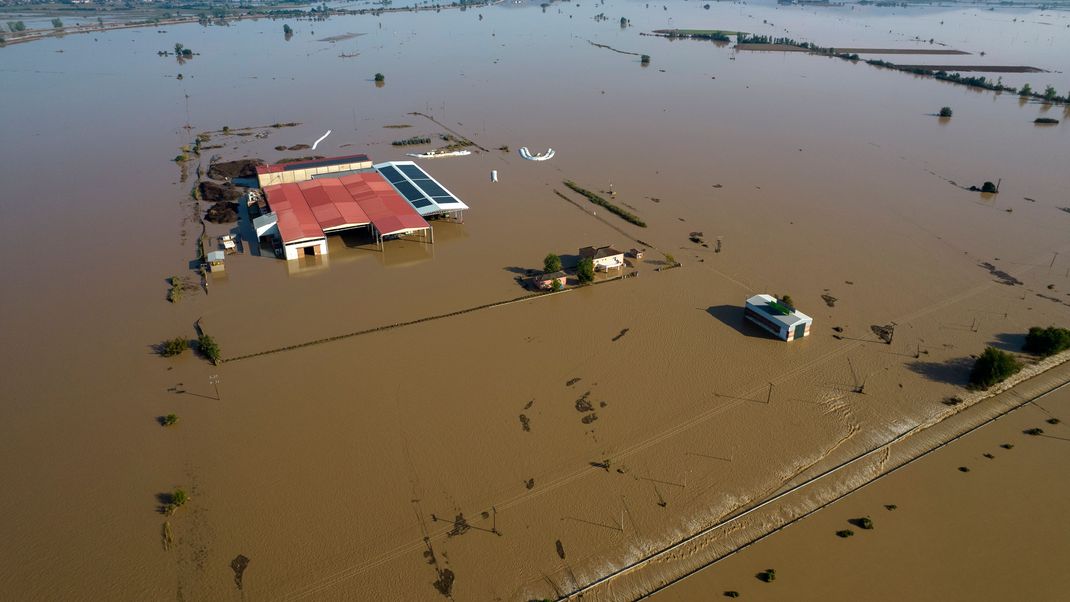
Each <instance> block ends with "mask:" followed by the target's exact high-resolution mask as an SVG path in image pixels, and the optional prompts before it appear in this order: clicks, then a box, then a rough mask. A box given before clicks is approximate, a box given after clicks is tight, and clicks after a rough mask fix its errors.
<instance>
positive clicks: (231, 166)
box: [208, 159, 264, 180]
mask: <svg viewBox="0 0 1070 602" xmlns="http://www.w3.org/2000/svg"><path fill="white" fill-rule="evenodd" d="M257 165H264V162H263V161H262V160H260V159H238V160H237V161H224V162H222V163H213V164H212V165H211V166H210V167H209V168H208V177H209V178H212V179H213V180H232V179H234V178H255V177H256V166H257Z"/></svg>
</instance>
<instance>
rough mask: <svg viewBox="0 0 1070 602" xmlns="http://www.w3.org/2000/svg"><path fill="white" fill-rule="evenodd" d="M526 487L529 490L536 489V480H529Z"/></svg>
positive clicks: (525, 483) (525, 482) (525, 484)
mask: <svg viewBox="0 0 1070 602" xmlns="http://www.w3.org/2000/svg"><path fill="white" fill-rule="evenodd" d="M524 487H525V488H527V489H532V488H534V487H535V479H528V480H526V481H524Z"/></svg>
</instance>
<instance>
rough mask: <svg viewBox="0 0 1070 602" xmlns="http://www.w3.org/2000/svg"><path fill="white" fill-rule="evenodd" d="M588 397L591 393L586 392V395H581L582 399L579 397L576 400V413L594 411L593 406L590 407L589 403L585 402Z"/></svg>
mask: <svg viewBox="0 0 1070 602" xmlns="http://www.w3.org/2000/svg"><path fill="white" fill-rule="evenodd" d="M590 395H591V392H590V391H587V392H586V393H584V394H583V396H582V397H580V398H579V399H577V400H576V411H577V412H592V411H594V406H592V405H591V402H590V401H587V398H588V397H589V396H590Z"/></svg>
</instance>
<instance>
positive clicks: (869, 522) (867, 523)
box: [847, 516, 873, 530]
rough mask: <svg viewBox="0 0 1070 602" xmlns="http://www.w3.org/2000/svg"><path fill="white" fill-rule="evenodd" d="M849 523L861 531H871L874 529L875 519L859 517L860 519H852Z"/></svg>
mask: <svg viewBox="0 0 1070 602" xmlns="http://www.w3.org/2000/svg"><path fill="white" fill-rule="evenodd" d="M847 522H849V523H851V524H852V525H854V526H856V527H858V528H859V529H866V530H869V529H872V528H873V519H871V518H869V517H868V516H862V517H859V518H852V519H851V520H849V521H847Z"/></svg>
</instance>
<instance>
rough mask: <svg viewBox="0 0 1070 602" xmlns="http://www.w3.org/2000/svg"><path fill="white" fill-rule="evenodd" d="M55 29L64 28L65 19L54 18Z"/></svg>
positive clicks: (53, 26)
mask: <svg viewBox="0 0 1070 602" xmlns="http://www.w3.org/2000/svg"><path fill="white" fill-rule="evenodd" d="M52 28H53V29H63V21H62V20H61V19H59V18H55V19H52Z"/></svg>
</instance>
